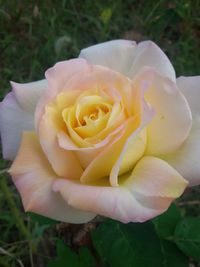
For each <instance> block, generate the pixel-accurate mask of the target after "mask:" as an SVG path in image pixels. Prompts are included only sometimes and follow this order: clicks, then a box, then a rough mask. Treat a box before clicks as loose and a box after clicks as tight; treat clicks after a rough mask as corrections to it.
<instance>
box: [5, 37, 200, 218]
mask: <svg viewBox="0 0 200 267" xmlns="http://www.w3.org/2000/svg"><path fill="white" fill-rule="evenodd" d="M45 77H46V79H44V80H41V81H36V82H32V83H26V84H18V83H15V82H11V85H12V92H11V93H9V94H8V95H7V96H6V97H5V98H4V100H3V101H2V102H1V105H0V131H1V140H2V147H3V157H4V158H5V159H9V160H14V162H13V164H12V166H11V168H10V170H9V172H10V174H11V176H12V179H13V182H14V183H15V185H16V187H17V189H18V191H19V192H20V195H21V197H22V201H23V206H24V208H25V210H26V211H32V212H35V213H38V214H41V215H44V216H47V217H50V218H53V219H56V220H60V221H64V222H69V223H85V222H88V221H90V220H91V219H93V218H94V217H95V216H96V215H103V216H107V217H110V218H113V219H116V220H119V221H121V222H124V223H127V222H143V221H146V220H149V219H151V218H153V217H155V216H157V215H159V214H161V213H162V212H164V211H165V210H166V209H167V208H168V207H169V205H170V204H171V202H172V201H173V200H174V199H176V198H177V197H179V196H180V195H181V194H182V193H183V191H184V189H185V188H186V187H187V186H188V185H197V184H198V183H199V182H200V164H199V158H200V138H199V137H200V119H199V118H200V116H199V113H200V105H199V96H200V88H199V87H200V86H199V84H200V76H196V77H179V78H178V79H176V75H175V71H174V68H173V66H172V65H171V63H170V61H169V59H168V58H167V56H166V55H165V54H164V53H163V52H162V50H161V49H160V48H159V47H158V46H157V45H156V44H154V43H153V42H150V41H145V42H141V43H139V44H136V43H135V42H133V41H128V40H115V41H110V42H106V43H101V44H98V45H94V46H91V47H89V48H86V49H83V50H82V51H81V53H80V55H79V58H76V59H71V60H67V61H63V62H59V63H57V64H56V65H55V66H54V67H52V68H50V69H48V70H47V71H46V73H45Z"/></svg>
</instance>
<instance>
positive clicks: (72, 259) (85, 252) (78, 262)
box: [48, 240, 96, 267]
mask: <svg viewBox="0 0 200 267" xmlns="http://www.w3.org/2000/svg"><path fill="white" fill-rule="evenodd" d="M48 267H96V262H95V259H94V257H93V256H92V254H91V252H90V251H89V249H88V248H86V247H82V248H80V249H79V252H78V254H77V253H75V252H74V251H72V250H71V249H70V248H69V247H67V246H66V245H65V244H64V243H63V242H62V241H60V240H59V241H58V242H57V258H56V259H55V260H51V261H49V264H48Z"/></svg>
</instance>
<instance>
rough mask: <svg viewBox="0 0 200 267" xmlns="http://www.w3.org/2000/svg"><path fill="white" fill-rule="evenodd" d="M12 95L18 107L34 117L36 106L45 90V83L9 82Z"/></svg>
mask: <svg viewBox="0 0 200 267" xmlns="http://www.w3.org/2000/svg"><path fill="white" fill-rule="evenodd" d="M11 85H12V89H13V93H14V95H15V97H16V100H17V102H18V104H19V106H20V107H21V108H22V109H23V110H24V111H26V112H29V113H30V114H32V115H34V113H35V108H36V105H37V103H38V101H39V99H40V98H41V96H42V95H43V94H44V93H45V91H46V89H47V81H46V80H41V81H36V82H31V83H23V84H20V83H15V82H11Z"/></svg>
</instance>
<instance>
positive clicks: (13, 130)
mask: <svg viewBox="0 0 200 267" xmlns="http://www.w3.org/2000/svg"><path fill="white" fill-rule="evenodd" d="M33 129H34V118H33V116H32V115H31V114H30V113H28V112H26V111H24V110H22V109H21V108H20V107H19V104H18V103H17V101H16V99H15V96H14V95H13V93H9V94H7V96H6V97H5V98H4V100H3V101H2V102H1V103H0V134H1V142H2V149H3V158H4V159H8V160H13V159H14V158H15V156H16V154H17V151H18V149H19V145H20V141H21V135H22V132H23V131H28V130H33Z"/></svg>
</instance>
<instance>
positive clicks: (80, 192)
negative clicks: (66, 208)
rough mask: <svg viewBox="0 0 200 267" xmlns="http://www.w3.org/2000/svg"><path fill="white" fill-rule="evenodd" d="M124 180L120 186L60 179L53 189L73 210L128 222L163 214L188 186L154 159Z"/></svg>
mask: <svg viewBox="0 0 200 267" xmlns="http://www.w3.org/2000/svg"><path fill="white" fill-rule="evenodd" d="M121 179H122V180H125V182H121V185H120V186H118V187H110V186H95V185H83V184H79V183H75V182H73V181H69V180H64V179H63V180H62V179H60V180H56V181H55V182H54V185H53V189H54V191H55V192H60V194H61V195H62V197H63V198H64V199H65V201H66V202H67V203H68V204H69V205H70V206H72V207H74V208H78V209H80V210H83V211H90V212H93V213H96V214H100V215H103V216H106V217H110V218H112V219H115V220H118V221H121V222H123V223H128V222H143V221H146V220H149V219H151V218H153V217H155V216H157V215H159V214H161V213H162V212H164V211H165V210H166V209H167V208H168V207H169V205H170V204H171V202H172V201H173V200H174V199H175V198H177V197H179V196H180V195H181V194H182V193H183V190H184V189H185V187H186V185H187V182H186V181H185V180H184V179H183V178H182V177H181V176H180V175H179V174H178V173H177V172H176V171H175V170H174V169H173V168H172V167H170V166H169V165H168V164H167V163H166V162H164V161H163V160H161V159H158V158H154V157H144V158H142V159H141V160H140V161H139V162H138V164H137V165H136V167H135V169H134V170H133V172H132V174H131V175H130V176H129V177H128V176H127V177H121Z"/></svg>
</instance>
